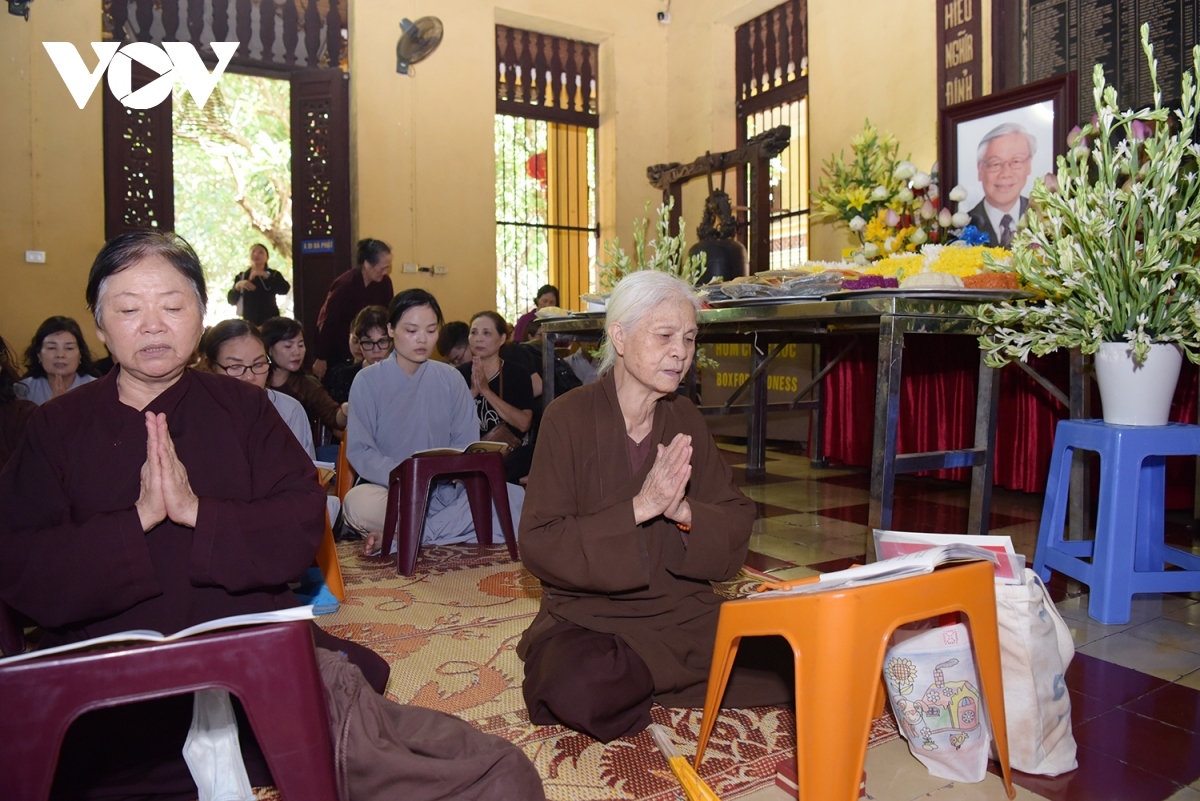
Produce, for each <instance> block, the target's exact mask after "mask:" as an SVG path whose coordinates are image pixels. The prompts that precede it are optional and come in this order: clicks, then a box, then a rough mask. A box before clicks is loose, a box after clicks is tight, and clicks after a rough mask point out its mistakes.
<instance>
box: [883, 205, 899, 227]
mask: <svg viewBox="0 0 1200 801" xmlns="http://www.w3.org/2000/svg"><path fill="white" fill-rule="evenodd" d="M883 221H884V222H885V223H887V226H888V227H889V228H895V227H896V226H897V225H898V224H899V223H900V215H899V214H897V213H896V212H894V211H892V210H891V209H888V210H887V214H885V215H884V217H883Z"/></svg>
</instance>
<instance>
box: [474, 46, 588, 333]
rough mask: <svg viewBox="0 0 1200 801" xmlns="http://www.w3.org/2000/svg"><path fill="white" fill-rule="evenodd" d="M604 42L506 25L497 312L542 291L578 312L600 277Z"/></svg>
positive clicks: (512, 313) (499, 124)
mask: <svg viewBox="0 0 1200 801" xmlns="http://www.w3.org/2000/svg"><path fill="white" fill-rule="evenodd" d="M597 49H598V48H597V46H596V45H594V44H590V43H587V42H579V41H575V40H572V39H564V38H562V37H557V36H549V35H546V34H540V33H537V32H535V31H526V30H521V29H518V28H509V27H507V26H504V25H497V26H496V125H495V148H496V308H497V310H498V311H499V312H500V313H501V314H503V315H504V316H505V318H506V319H508V320H510V321H515V320H516V318H517V317H519V316H520V315H521V314H523V313H524V312H526V311H528V310H529V309H530V308H531V307H532V305H533V301H534V296H535V295H536V293H537V289H538V287H540V286H542V285H543V284H552V285H554V286H556V287H558V290H559V298H560V304H561V305H562V306H563V307H565V308H578V307H579V305H580V301H579V295H580V294H583V293H585V292H588V291H589V290H590V289H591V287H592V285H593V282H594V278H595V276H594V275H593V272H594V265H595V261H596V252H597V242H598V240H599V236H600V228H599V225H598V223H597V221H596V129H597V127H598V125H599V115H598V113H597V107H596V97H597V94H596V74H597V70H596V67H597V60H596V57H597Z"/></svg>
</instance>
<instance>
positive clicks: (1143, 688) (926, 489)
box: [722, 443, 1200, 801]
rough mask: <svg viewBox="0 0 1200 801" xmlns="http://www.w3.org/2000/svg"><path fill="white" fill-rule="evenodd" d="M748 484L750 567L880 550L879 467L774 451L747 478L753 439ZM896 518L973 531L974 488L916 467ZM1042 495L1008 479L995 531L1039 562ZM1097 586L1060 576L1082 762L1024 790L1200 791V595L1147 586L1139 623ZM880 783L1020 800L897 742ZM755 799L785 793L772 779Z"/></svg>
mask: <svg viewBox="0 0 1200 801" xmlns="http://www.w3.org/2000/svg"><path fill="white" fill-rule="evenodd" d="M722 449H723V451H724V455H725V457H726V459H727V460H728V461H729V463H730V465H731V466H733V469H734V473H735V479H736V480H737V482H738V484H739V485H740V486H741V487H742V489H743V491H744V492H745V493H746V495H748V496H749V497H750V498H752V499H754V500H755V501H756V502H757V503H758V510H759V520H758V521H757V522H756V523H755V527H754V535H753V538H752V539H751V542H750V548H751V555H750V558H749V564H750V565H751V566H752V567H756V568H758V569H760V570H764V571H766V572H769V573H771V574H772V575H775V576H779V577H781V578H799V577H802V576H807V575H813V574H814V573H817V572H826V571H829V570H840V569H842V568H845V567H848V566H850V565H852V564H854V563H856V562H861V561H863V559H864V558H865V555H866V553H867V536H868V531H867V526H866V521H867V502H868V500H869V492H868V481H869V479H868V476H867V475H866V474H865V473H864V472H863V471H852V470H812V469H811V468H810V467H809V464H808V460H807V459H806V458H804V457H803V456H799V455H795V454H792V453H786V452H783V451H779V450H772V451H770V453H769V461H768V462H767V473H768V474H767V476H766V477H765V478H764V479H763V480H760V481H749V480H747V479H746V475H745V470H744V469H743V468H742V467H741V466H742V465H744V463H745V456H744V453H743V451H744V449H743V448H741V447H740V446H738V445H735V444H728V443H725V444H722ZM896 499H897V500H896V512H895V520H894V525H895V527H896V528H897V529H901V530H908V531H935V532H956V531H964V530H965V529H966V521H967V502H968V499H967V489H966V485H962V484H954V483H950V482H941V481H934V480H931V479H920V478H911V477H902V478H898V479H897V482H896ZM1041 504H1042V499H1041V496H1039V495H1027V494H1024V493H1017V492H1007V491H1004V490H1000V489H997V490H996V492H995V493H994V495H993V499H992V518H991V525H992V531H991V532H990V533H993V534H1007V535H1009V536H1011V537H1012V538H1013V544H1014V546H1015V547H1016V550H1017V552H1018V553H1024V554H1025V555H1026V557H1027V558H1028V559H1029V561H1030V563H1031V564H1032V559H1033V550H1034V546H1035V544H1036V542H1037V529H1038V520H1039V518H1040V516H1041ZM1167 539H1168V541H1169V542H1170V543H1171V544H1173V545H1176V546H1182V547H1185V548H1190V549H1191V550H1193V551H1195V552H1197V553H1200V537H1198V536H1196V533H1194V532H1193V530H1192V529H1191V528H1190V527H1188V526H1187V525H1186V524H1185V521H1183V520H1176V521H1174V522H1172V523H1171V524H1170V525H1169V527H1168V532H1167ZM1086 589H1087V588H1086V587H1083V586H1081V585H1079V584H1077V583H1076V582H1074V581H1069V580H1065V579H1061V578H1060V577H1058V576H1055V578H1054V580H1053V581H1051V583H1050V590H1051V594H1052V596H1053V597H1054V598H1055V600H1056V601H1058V608H1059V610H1060V611H1061V613H1062V615H1063V617H1064V619H1065V620H1066V621H1067V624H1068V626H1069V627H1070V629H1071V633H1072V635H1073V636H1074V638H1075V644H1076V647H1077V652H1076V656H1075V659H1074V661H1073V662H1072V664H1071V667H1070V669H1069V670H1068V672H1067V687H1068V689H1069V691H1070V694H1071V699H1072V715H1071V717H1072V723H1073V726H1074V731H1075V738H1076V741H1077V743H1078V745H1079V757H1078V758H1079V768H1078V769H1077V770H1075V771H1073V772H1071V773H1069V774H1065V775H1063V776H1059V777H1056V778H1052V779H1047V778H1043V777H1036V776H1028V775H1017V776H1016V777H1015V778H1016V781H1017V784H1018V785H1019V786H1018V788H1017V798H1018V799H1041V798H1045V799H1050V801H1060V800H1062V801H1163V800H1164V799H1170V801H1200V594H1197V593H1193V594H1191V595H1165V596H1158V595H1144V596H1138V598H1137V600H1135V601H1134V605H1133V606H1134V608H1133V618H1132V620H1131V621H1130V623H1129V624H1128V625H1124V626H1105V625H1101V624H1099V623H1097V622H1095V621H1093V620H1090V619H1089V618H1088V615H1087V594H1086ZM866 769H867V792H868V794H869V795H870V797H871V798H873V799H877V801H910V800H911V799H918V798H931V799H934V801H950V799H973V800H975V799H978V801H990V799H996V801H1001V799H1004V798H1006V795H1005V794H1004V788H1003V784H1002V783H1001V781H1000V779H999V777H998V776H995V775H992V774H989V775H988V777H987V779H985V780H984V781H983V782H981V783H979V784H961V783H954V782H948V781H945V780H944V779H938V778H936V777H933V776H930V775H929V774H928V772H926V770H925V769H924V767H922V765H921V764H920V763H919V762H917V761H916V759H914V758H913V757H912V756H911V755H910V754H909V753H908V747H907V745H906V744H905V743H904V742H903V741H902V740H895V741H893V742H890V743H887V744H885V745H883V746H880V747H878V748H874V749H871V750H870V751H869V752H868V754H867V764H866ZM751 798H753V799H754V801H782V799H786V798H788V795H787V794H786V793H784V792H783V791H782V790H778V789H775V788H770V789H767V790H763V791H761V792H759V793H757V794H755V795H754V796H752V797H751Z"/></svg>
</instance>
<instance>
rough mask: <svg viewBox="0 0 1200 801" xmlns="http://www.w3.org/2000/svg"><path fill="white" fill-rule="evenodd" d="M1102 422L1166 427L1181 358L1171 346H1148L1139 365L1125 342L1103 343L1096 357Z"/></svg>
mask: <svg viewBox="0 0 1200 801" xmlns="http://www.w3.org/2000/svg"><path fill="white" fill-rule="evenodd" d="M1095 364H1096V383H1097V384H1099V385H1100V402H1101V403H1102V404H1103V406H1104V422H1106V423H1112V424H1115V425H1123V426H1161V425H1166V424H1167V417H1168V415H1169V414H1170V412H1171V398H1172V397H1173V396H1174V395H1175V384H1176V383H1177V382H1178V381H1179V368H1180V366H1181V365H1182V364H1183V355H1182V354H1181V353H1180V352H1179V348H1177V347H1176V346H1174V345H1151V346H1150V355H1149V356H1148V357H1147V358H1146V361H1145V362H1143V363H1142V364H1140V365H1135V364H1134V361H1133V350H1132V348H1131V347H1130V345H1129V343H1127V342H1104V343H1102V344H1101V345H1100V350H1099V352H1097V353H1096V356H1095Z"/></svg>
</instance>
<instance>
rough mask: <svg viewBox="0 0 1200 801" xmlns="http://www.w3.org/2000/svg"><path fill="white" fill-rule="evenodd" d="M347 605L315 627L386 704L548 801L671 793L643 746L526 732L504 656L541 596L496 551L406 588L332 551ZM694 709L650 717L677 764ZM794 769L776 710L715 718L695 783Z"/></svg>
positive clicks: (791, 723) (466, 552)
mask: <svg viewBox="0 0 1200 801" xmlns="http://www.w3.org/2000/svg"><path fill="white" fill-rule="evenodd" d="M339 553H340V557H341V565H342V573H343V579H344V581H345V584H346V592H347V598H346V601H345V602H344V603H343V604H342V606H341V608H340V609H339V610H338V611H337V612H336V613H334V614H332V615H324V616H322V617H319V618H318V619H317V622H318V623H319V624H320V625H321V627H322V628H324V629H325V630H327V631H329V632H330V633H332V634H335V635H337V636H339V637H344V638H346V639H350V640H354V641H356V642H360V643H363V644H364V645H368V646H370V647H371V648H373V649H374V650H375V651H376V652H378V653H379V654H381V655H382V656H383V657H384V658H385V659H387V660H388V662H389V663H390V664H391V666H392V674H391V679H390V681H389V682H388V687H387V694H388V696H389V697H390V698H392V699H393V700H396V701H398V702H400V703H405V704H416V705H419V706H424V707H428V708H430V709H437V710H440V711H443V712H448V713H450V714H453V715H457V716H458V717H460V718H462V719H464V720H468V721H470V722H471V723H472V724H473V725H475V726H476V727H477V728H479V729H481V730H482V731H486V732H489V733H491V734H496V735H499V736H501V737H504V738H505V739H507V740H510V741H511V742H513V743H516V744H517V745H519V746H520V747H521V748H523V749H524V750H525V753H526V754H528V756H529V758H530V759H531V760H533V762H534V764H535V765H536V766H537V768H538V771H539V772H540V773H541V775H542V778H543V780H544V782H545V787H546V796H547V798H549V799H554V800H555V801H600V800H601V799H603V800H605V801H607V799H638V800H639V801H668V799H671V800H673V799H675V798H677V797H678V793H679V790H678V785H677V784H676V783H675V780H674V779H673V778H672V776H671V773H670V771H669V770H668V768H667V764H666V762H665V760H663V759H662V757H661V756H659V753H658V750H657V749H656V748H655V747H654V744H653V742H652V741H651V739H650V736H649V735H648V734H646V733H644V732H643V733H642V734H639V735H637V736H636V737H629V738H622V739H620V740H617V741H615V742H612V743H609V744H608V745H603V744H601V743H598V742H596V741H595V740H593V739H592V738H590V737H587V736H585V735H581V734H577V733H575V732H572V731H570V730H568V729H565V728H562V727H557V726H535V725H533V724H531V723H530V722H529V718H528V715H527V713H526V711H525V704H524V701H523V700H522V697H521V677H522V675H523V674H522V666H521V662H520V660H519V659H518V658H517V655H516V652H515V647H516V643H517V641H518V640H519V639H520V637H521V633H522V632H523V631H524V630H525V629H526V628H527V627H528V625H529V623H530V621H531V620H532V619H533V617H534V615H535V614H536V612H537V608H538V603H539V599H540V597H541V590H540V587H539V584H538V582H537V580H536V579H535V578H533V576H531V575H530V574H529V573H528V572H526V571H525V569H524V568H522V567H521V565H520V564H516V563H513V562H511V561H509V559H508V556H507V554H506V552H505V551H504V550H503V549H502V548H493V549H490V550H478V549H476V548H475V547H474V546H469V545H467V546H445V547H433V548H424V549H422V550H421V558H420V561H419V562H418V564H417V572H416V574H415V575H413V576H411V577H404V576H399V575H397V574H396V568H395V563H394V562H388V561H387V560H382V559H377V558H367V557H364V556H362V555H361V554H360V553H359V552H358V551H357V548H356V546H355V544H354V543H343V544H342V545H340V546H339ZM757 580H760V579H759V576H758V575H755V574H754V573H753V572H747V573H746V574H744V575H741V576H739V577H738V578H736V579H734V580H733V581H732V582H729V583H727V584H726V585H723V586H721V587H719V588H718V589H719V590H720V591H722V592H723V594H729V595H732V594H735V593H736V592H737V591H739V590H740V589H741V588H742V587H744V586H746V585H748V584H752V583H754V582H755V581H757ZM700 713H701V711H700V710H699V709H664V708H660V707H655V708H654V710H653V713H652V714H653V717H654V720H655V721H656V722H658V723H661V724H663V725H665V726H667V727H668V728H670V729H671V730H672V731H674V733H675V740H676V742H677V743H678V744H679V746H680V750H681V751H683V753H685V754H689V755H690V754H694V753H695V743H696V738H697V736H698V733H699V728H700V717H701V714H700ZM895 736H896V734H895V728H894V726H893V725H892V724H891V720H890V719H889V718H884V719H881V720H879V721H876V724H875V726H873V727H872V732H871V745H877V744H879V743H882V742H886V741H887V740H890V739H893V738H894V737H895ZM788 756H791V758H793V759H794V758H795V720H794V717H793V713H792V710H790V709H785V708H782V707H763V708H756V709H743V710H726V711H723V712H722V713H721V718H720V720H719V721H718V723H717V726H716V729H715V730H714V733H713V736H712V739H711V741H710V744H709V747H708V750H707V752H706V755H705V760H704V764H703V766H702V769H701V775H702V776H703V777H704V778H705V780H706V781H708V782H709V784H710V785H712V787H713V789H714V790H715V791H716V792H717V794H718V795H719V796H720V797H721V798H722V799H725V800H726V801H729V799H734V798H738V797H741V796H743V795H746V794H748V793H751V792H754V791H755V790H758V789H760V788H762V787H765V786H766V785H769V784H771V783H772V782H773V781H774V779H775V766H776V765H777V764H778V763H779V761H780V760H781V759H785V758H787V757H788Z"/></svg>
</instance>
